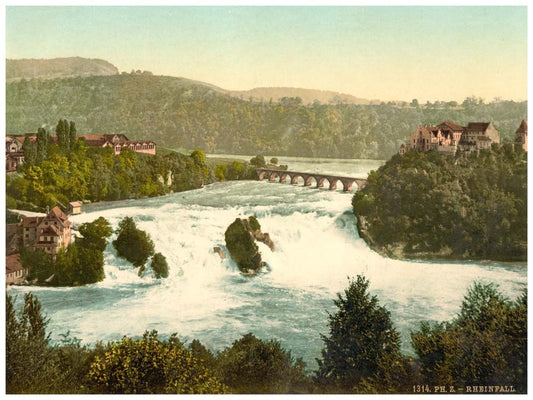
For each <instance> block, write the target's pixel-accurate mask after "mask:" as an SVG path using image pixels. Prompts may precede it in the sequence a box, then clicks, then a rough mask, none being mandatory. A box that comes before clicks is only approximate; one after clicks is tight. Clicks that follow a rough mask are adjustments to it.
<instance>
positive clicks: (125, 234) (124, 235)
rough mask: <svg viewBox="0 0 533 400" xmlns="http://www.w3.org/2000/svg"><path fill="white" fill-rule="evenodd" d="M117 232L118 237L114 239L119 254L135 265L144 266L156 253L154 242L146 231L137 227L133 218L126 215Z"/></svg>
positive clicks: (114, 245)
mask: <svg viewBox="0 0 533 400" xmlns="http://www.w3.org/2000/svg"><path fill="white" fill-rule="evenodd" d="M117 233H118V236H117V239H116V240H114V241H113V247H114V248H115V249H116V250H117V255H118V256H119V257H122V258H125V259H126V260H128V261H129V262H131V263H132V264H133V265H134V266H136V267H140V266H143V265H144V264H146V261H147V260H148V257H150V256H151V255H153V254H154V242H152V239H151V238H150V236H149V235H148V234H147V233H146V232H144V231H142V230H140V229H137V226H136V225H135V222H134V221H133V218H131V217H124V219H122V221H120V223H119V225H118V229H117Z"/></svg>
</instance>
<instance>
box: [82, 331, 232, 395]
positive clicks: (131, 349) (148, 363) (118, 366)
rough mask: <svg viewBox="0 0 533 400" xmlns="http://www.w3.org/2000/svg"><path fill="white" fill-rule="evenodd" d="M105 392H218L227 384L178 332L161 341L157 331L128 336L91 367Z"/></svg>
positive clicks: (93, 375)
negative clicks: (198, 356) (134, 336)
mask: <svg viewBox="0 0 533 400" xmlns="http://www.w3.org/2000/svg"><path fill="white" fill-rule="evenodd" d="M89 378H90V380H91V381H92V382H93V383H94V384H95V385H97V387H99V388H100V390H101V391H102V392H103V393H124V394H156V393H159V394H165V393H166V394H202V393H203V394H210V393H211V394H214V393H224V391H225V387H224V386H223V385H222V384H221V383H220V381H219V380H218V379H217V378H215V377H214V376H213V374H212V372H211V371H210V370H209V369H207V368H206V367H205V365H203V364H202V363H201V362H200V361H198V360H197V359H196V358H194V357H193V355H192V354H191V353H190V352H189V351H187V350H186V349H185V348H184V347H183V345H182V343H181V342H180V341H179V340H178V338H177V337H176V336H175V335H172V336H171V337H170V339H169V340H168V341H167V342H164V341H160V340H159V338H158V335H157V331H151V332H145V333H144V335H143V337H142V339H140V340H135V339H131V338H128V337H124V338H123V339H122V341H120V342H112V343H110V344H108V345H107V347H106V349H105V352H104V354H103V355H101V356H96V357H95V360H94V362H93V363H92V364H91V367H90V370H89Z"/></svg>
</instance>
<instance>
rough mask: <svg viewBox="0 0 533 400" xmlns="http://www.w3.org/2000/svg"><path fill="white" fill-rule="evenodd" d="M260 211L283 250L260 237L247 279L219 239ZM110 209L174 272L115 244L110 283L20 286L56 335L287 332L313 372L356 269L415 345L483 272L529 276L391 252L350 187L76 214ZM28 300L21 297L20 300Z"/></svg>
mask: <svg viewBox="0 0 533 400" xmlns="http://www.w3.org/2000/svg"><path fill="white" fill-rule="evenodd" d="M287 161H288V163H289V165H290V166H291V160H287ZM287 161H285V163H286V162H287ZM292 161H293V163H292V165H296V167H295V168H294V169H295V170H307V171H314V170H317V168H316V163H313V164H310V163H309V162H308V161H307V160H292ZM281 162H282V163H283V162H284V160H281ZM328 162H329V163H328ZM377 166H379V163H377V162H368V161H352V162H351V163H350V162H346V161H342V162H340V161H339V162H337V163H334V162H332V161H324V160H323V161H322V163H321V164H320V167H321V168H322V172H323V173H333V172H335V173H337V174H340V175H345V176H354V177H364V176H366V173H367V172H368V171H369V170H370V169H371V168H372V169H374V168H376V167H377ZM317 171H318V170H317ZM354 171H356V172H354ZM251 214H255V215H256V216H257V218H258V220H259V222H260V224H261V227H262V231H263V232H268V233H269V234H270V236H271V238H272V239H273V241H274V242H275V246H276V249H275V251H274V252H271V251H270V249H269V248H268V247H267V246H265V245H263V244H261V243H259V247H260V250H261V252H262V256H263V260H264V261H266V263H267V266H266V268H264V269H263V270H262V272H260V273H259V274H258V275H257V276H255V277H244V276H242V274H241V273H240V272H239V270H238V269H237V267H236V266H235V264H234V263H233V261H232V260H231V259H230V258H229V257H227V258H226V259H224V260H222V259H221V258H220V257H219V255H218V254H216V253H214V252H213V247H214V246H219V247H221V248H222V249H224V251H225V252H226V254H227V251H226V249H225V246H224V232H225V230H226V228H227V226H228V225H229V224H230V223H231V222H233V220H234V219H235V218H236V217H246V216H248V215H251ZM99 216H103V217H105V218H107V219H108V220H109V221H110V223H111V225H112V226H113V228H116V227H117V226H118V223H119V221H120V220H121V219H122V218H123V217H125V216H131V217H133V218H134V220H135V221H136V223H137V226H138V227H139V228H140V229H143V230H145V231H147V232H148V233H149V234H150V236H151V237H152V239H153V241H154V243H155V247H156V251H158V252H161V253H163V254H164V255H165V256H166V258H167V261H168V263H169V267H170V275H169V277H168V278H167V279H162V280H157V279H154V278H153V277H151V276H150V274H149V273H147V274H145V276H143V277H138V276H137V271H136V270H134V269H133V268H132V267H131V265H130V264H129V263H128V262H126V261H124V260H122V259H120V258H118V257H116V253H115V251H114V249H113V247H112V246H111V245H109V246H108V248H107V251H106V254H105V272H106V278H105V280H104V281H103V282H100V283H98V284H94V285H88V286H85V287H78V288H40V287H13V288H11V289H10V293H11V294H15V295H16V294H17V293H22V292H26V291H30V290H31V291H32V292H34V293H35V294H36V295H37V296H38V298H39V299H40V300H41V302H42V305H43V310H44V311H45V313H46V314H47V315H48V317H49V318H50V323H49V327H48V330H49V331H51V332H52V338H53V339H56V340H57V339H58V338H59V335H60V334H62V333H65V332H66V331H70V333H71V336H74V337H77V338H79V339H82V341H83V343H89V344H90V343H95V342H96V341H98V340H102V341H104V342H105V341H109V340H117V339H120V338H121V337H122V336H124V335H128V336H140V335H142V333H143V332H144V331H145V330H151V329H156V330H158V332H159V333H160V335H161V336H163V337H164V336H167V335H170V334H171V333H173V332H176V333H178V335H179V336H180V338H181V339H185V340H187V341H189V342H190V341H192V339H194V338H197V339H199V340H200V341H201V342H202V343H204V344H205V345H206V346H208V347H209V348H211V349H213V350H221V349H223V348H224V347H225V346H229V345H231V343H232V342H233V341H235V340H237V339H239V338H240V337H241V336H242V335H244V334H246V333H248V332H252V333H254V334H255V335H256V336H258V337H260V338H263V339H275V340H279V341H280V342H281V343H282V345H283V347H284V348H285V349H288V350H291V352H292V354H293V356H295V357H302V358H303V359H304V361H305V362H306V363H307V366H308V368H309V369H310V370H312V369H315V368H316V364H315V361H314V360H315V358H316V357H319V356H320V350H321V348H322V341H321V339H320V334H321V333H324V334H325V333H327V331H328V325H327V312H328V311H330V312H332V311H333V312H334V311H335V308H334V306H333V302H332V299H334V298H335V296H336V293H337V292H339V291H342V290H343V289H344V288H346V287H347V285H348V280H347V277H355V276H356V275H358V274H364V275H365V276H366V277H367V278H368V279H369V280H370V290H371V292H372V293H373V294H376V295H377V296H378V298H379V300H380V303H381V304H382V305H385V306H386V307H387V309H389V310H390V311H391V314H392V318H393V322H394V324H395V326H396V327H397V329H398V330H399V331H400V333H401V337H402V349H403V351H404V352H406V353H408V354H412V349H411V347H410V344H409V342H410V338H409V333H410V331H412V330H415V329H417V328H418V326H419V322H420V321H423V320H437V321H441V320H448V319H451V318H452V317H453V316H454V315H455V314H456V313H457V312H458V310H459V307H460V304H461V300H462V298H463V296H464V294H465V293H466V290H467V289H468V287H469V286H470V285H471V284H472V283H473V281H475V280H480V281H483V282H495V283H498V284H499V285H500V289H501V290H502V292H504V293H505V294H506V295H508V296H509V297H511V298H513V299H514V298H515V297H516V296H517V295H518V294H519V291H520V290H521V289H522V288H523V287H525V285H526V282H527V272H526V268H525V267H524V266H520V265H505V264H498V263H450V262H448V263H439V262H412V261H397V260H390V259H387V258H383V257H381V256H380V255H378V254H376V253H374V252H373V251H371V250H370V249H369V248H368V247H367V245H366V244H365V242H364V241H363V240H361V239H360V238H359V236H358V234H357V229H356V224H355V219H354V216H353V214H352V212H351V195H350V194H348V193H342V192H341V191H328V190H326V189H311V188H306V187H302V186H294V185H289V184H285V185H283V184H279V183H268V182H257V181H243V182H225V183H217V184H213V185H209V186H207V187H205V188H203V189H200V190H194V191H190V192H182V193H175V194H172V195H168V196H164V197H159V198H153V199H143V200H130V201H123V202H116V203H108V204H104V203H102V204H94V205H91V206H88V207H86V208H85V209H84V213H83V214H81V215H78V216H74V217H71V220H72V221H73V222H74V223H82V222H89V221H92V220H94V219H96V218H97V217H99ZM113 239H114V238H111V240H113ZM22 299H23V296H22V295H19V296H18V297H17V304H18V305H20V303H21V302H22Z"/></svg>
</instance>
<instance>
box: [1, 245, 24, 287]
mask: <svg viewBox="0 0 533 400" xmlns="http://www.w3.org/2000/svg"><path fill="white" fill-rule="evenodd" d="M27 275H28V271H27V270H26V269H25V268H24V267H23V266H22V263H21V262H20V254H18V253H17V254H11V255H9V256H6V285H18V284H21V283H23V282H24V280H25V279H26V276H27Z"/></svg>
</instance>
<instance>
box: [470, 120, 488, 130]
mask: <svg viewBox="0 0 533 400" xmlns="http://www.w3.org/2000/svg"><path fill="white" fill-rule="evenodd" d="M489 125H490V122H469V123H468V126H467V127H466V129H467V130H469V131H475V132H479V131H481V132H485V131H486V130H487V128H488V127H489Z"/></svg>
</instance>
